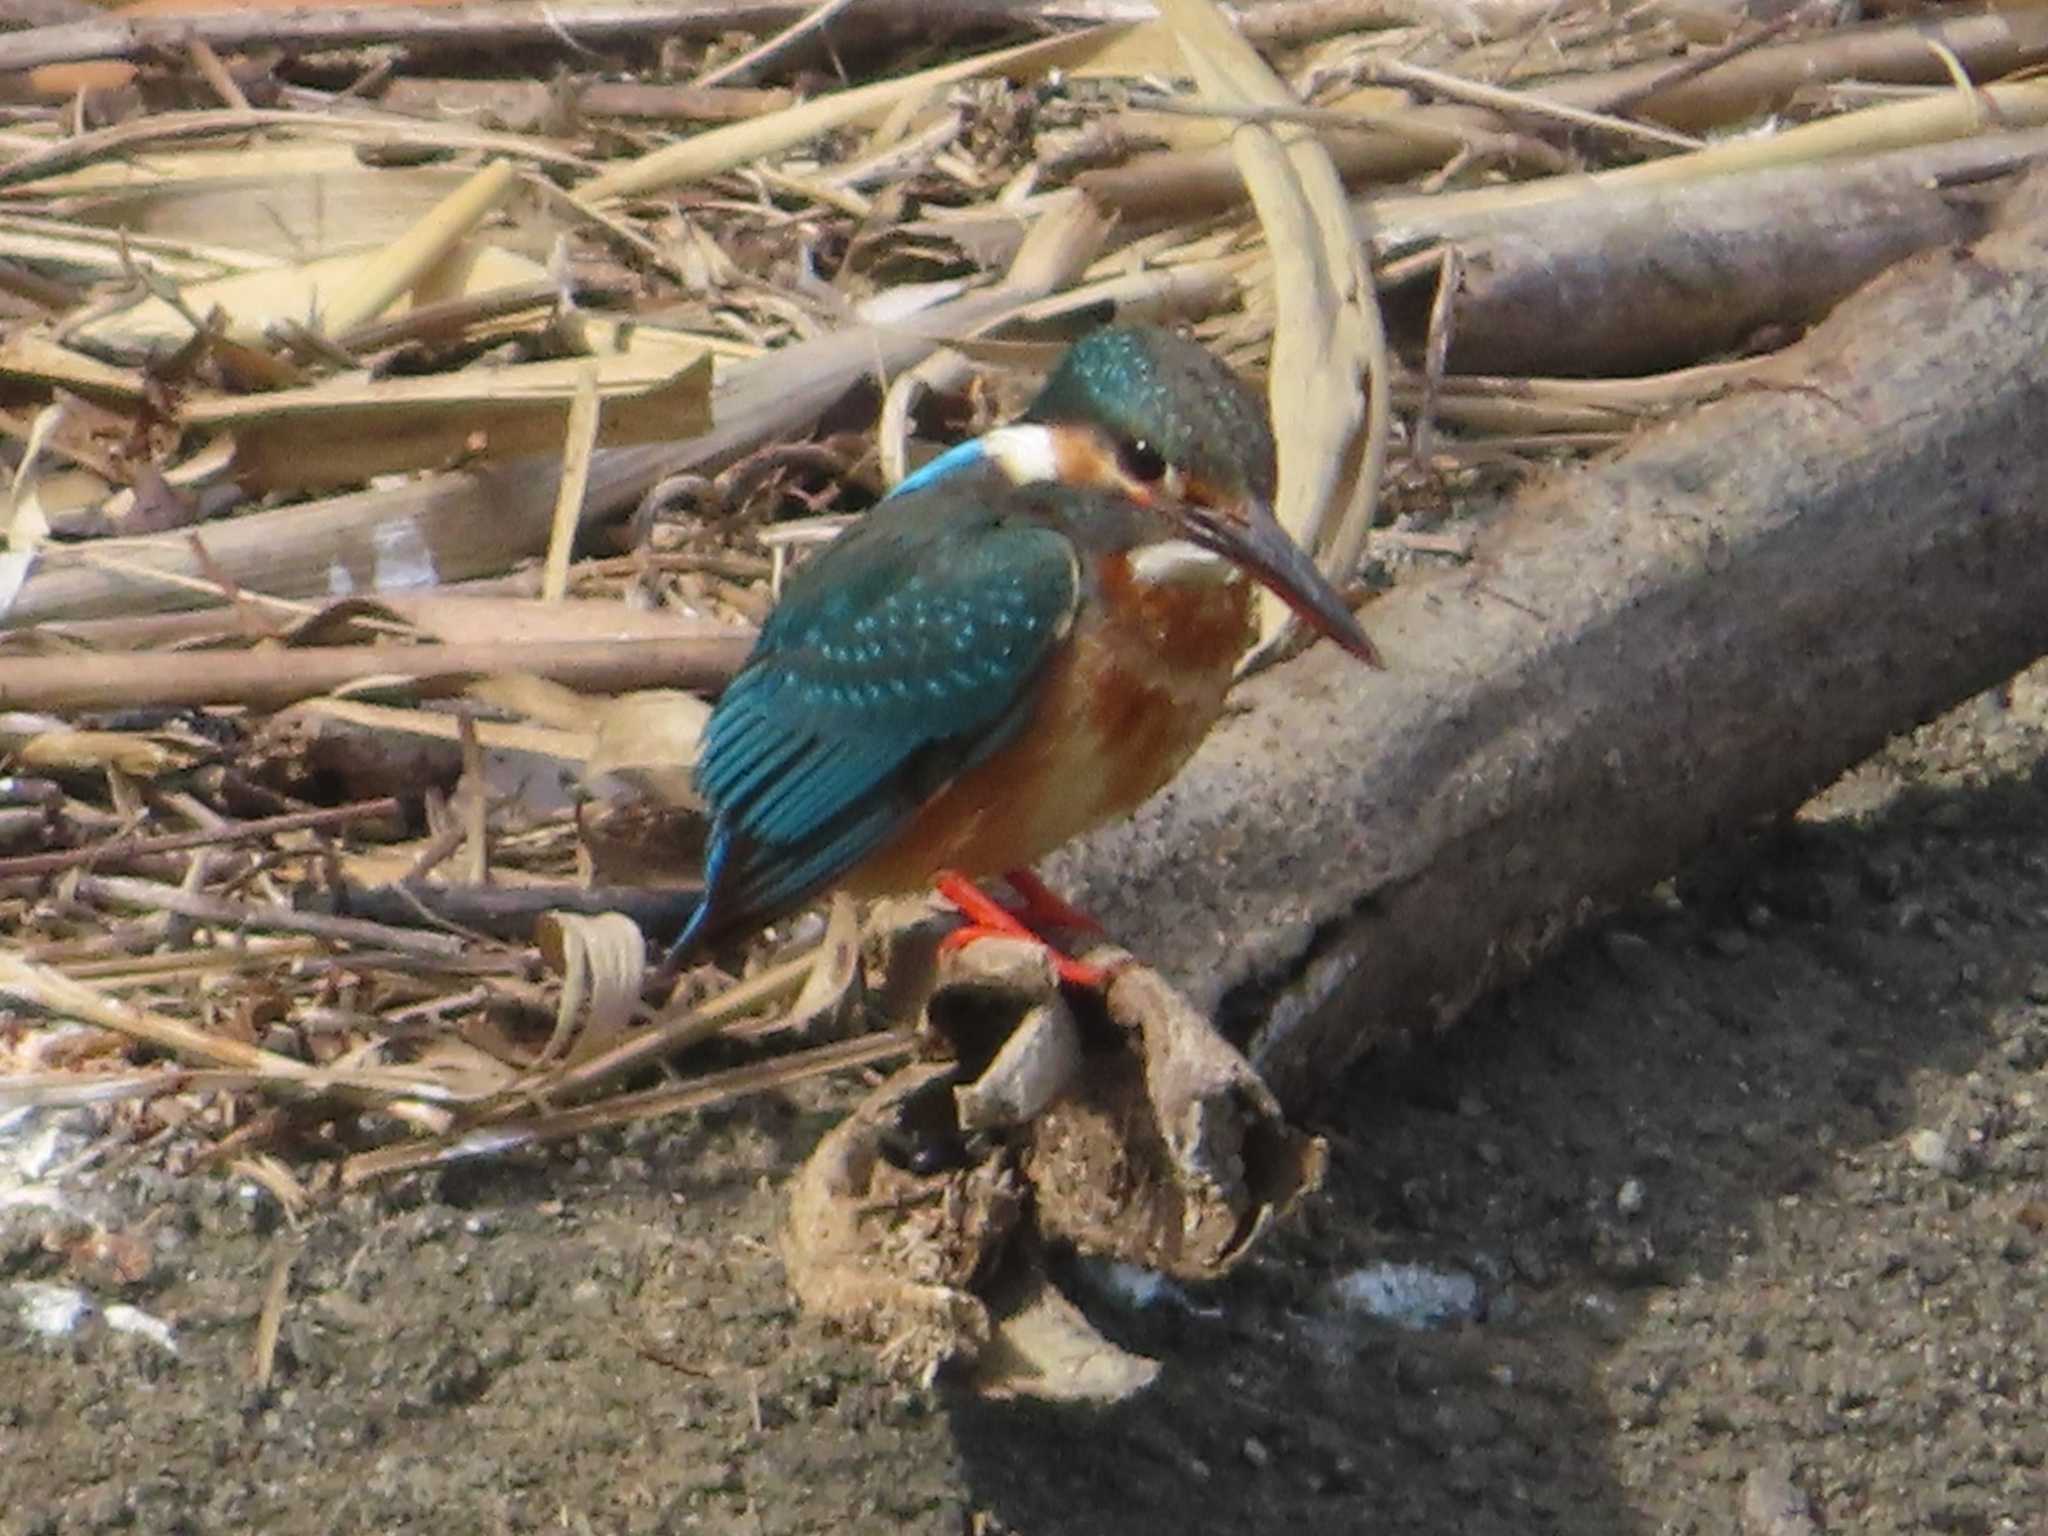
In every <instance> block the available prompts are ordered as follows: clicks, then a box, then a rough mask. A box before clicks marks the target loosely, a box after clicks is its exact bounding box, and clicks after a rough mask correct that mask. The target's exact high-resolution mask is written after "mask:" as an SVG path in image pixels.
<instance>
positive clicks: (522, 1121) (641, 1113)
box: [341, 1031, 916, 1188]
mask: <svg viewBox="0 0 2048 1536" xmlns="http://www.w3.org/2000/svg"><path fill="white" fill-rule="evenodd" d="M915 1044H916V1042H915V1041H914V1040H913V1039H912V1037H911V1036H910V1035H909V1034H908V1033H907V1032H903V1031H890V1032H887V1033H884V1034H877V1035H863V1036H862V1037H861V1038H859V1039H857V1040H843V1041H839V1042H837V1043H835V1044H832V1045H821V1046H816V1047H813V1048H812V1049H810V1050H807V1051H795V1052H792V1053H791V1054H789V1055H787V1056H778V1057H775V1058H773V1059H772V1060H768V1061H761V1062H753V1063H750V1064H749V1065H747V1066H743V1067H731V1068H728V1069H726V1070H725V1071H722V1072H707V1073H705V1074H703V1075H702V1076H701V1077H696V1078H693V1079H691V1080H690V1081H688V1082H684V1083H679V1084H677V1085H676V1086H674V1087H672V1088H654V1089H649V1090H648V1091H646V1092H645V1093H635V1094H622V1095H620V1096H618V1097H616V1098H612V1099H607V1100H605V1101H603V1102H602V1103H598V1104H590V1105H585V1106H583V1107H581V1108H577V1109H565V1110H558V1111H554V1112H551V1113H542V1114H535V1115H528V1116H523V1117H520V1118H518V1119H511V1120H498V1121H493V1122H491V1123H490V1124H488V1125H481V1126H477V1127H476V1128H474V1129H472V1130H465V1131H456V1132H452V1133H450V1134H447V1135H443V1136H436V1137H430V1138H424V1139H421V1140H418V1141H411V1142H403V1143H400V1144H398V1145H396V1146H390V1147H380V1148H378V1149H376V1150H375V1151H372V1152H363V1153H358V1154H357V1155H356V1156H354V1157H351V1158H349V1159H348V1160H347V1161H346V1162H345V1163H343V1164H342V1170H341V1182H342V1184H343V1186H344V1187H348V1188H353V1187H355V1186H356V1185H359V1184H362V1183H364V1182H366V1181H367V1180H370V1179H375V1178H381V1177H385V1176H388V1175H390V1174H394V1173H404V1172H409V1171H410V1170H412V1169H416V1168H430V1167H433V1166H435V1165H436V1164H440V1163H450V1162H457V1161H460V1160H462V1159H466V1158H473V1157H498V1156H502V1155H503V1154H505V1153H506V1152H510V1151H515V1150H517V1149H519V1148H522V1147H531V1146H538V1145H539V1144H541V1143H542V1142H547V1141H559V1140H561V1139H562V1138H564V1137H568V1136H581V1135H584V1134H586V1133H588V1132H590V1131H596V1130H603V1129H606V1128H608V1127H611V1126H618V1125H632V1124H635V1123H638V1122H640V1121H644V1120H658V1119H660V1118H662V1117H663V1116H665V1115H674V1114H681V1113H682V1112H683V1111H685V1110H690V1109H702V1108H704V1107H705V1106H706V1105H710V1104H721V1103H725V1102H728V1101H730V1100H732V1099H737V1098H744V1097H745V1096H747V1095H748V1094H755V1093H771V1092H773V1091H774V1090H776V1089H778V1088H787V1087H789V1086H790V1085H791V1084H793V1083H799V1082H803V1081H804V1080H806V1079H807V1078H813V1077H822V1076H825V1075H826V1074H828V1073H832V1072H846V1071H851V1070H853V1069H855V1068H857V1067H867V1066H873V1065H875V1064H876V1063H877V1062H883V1061H890V1060H893V1059H895V1058H897V1057H900V1056H907V1055H909V1054H910V1052H911V1051H912V1049H913V1048H914V1047H915Z"/></svg>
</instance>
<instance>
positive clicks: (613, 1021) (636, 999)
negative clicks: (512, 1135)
mask: <svg viewBox="0 0 2048 1536" xmlns="http://www.w3.org/2000/svg"><path fill="white" fill-rule="evenodd" d="M534 942H535V943H536V944H537V945H538V946H539V947H540V953H541V958H542V960H544V961H545V962H546V963H547V966H548V968H549V969H550V970H552V971H554V972H555V973H556V974H557V975H559V976H560V977H561V978H562V992H561V997H560V999H559V1001H558V1003H557V1006H556V1010H555V1027H554V1030H553V1031H552V1032H551V1033H550V1034H549V1036H548V1041H547V1044H546V1045H544V1046H543V1047H542V1048H541V1052H540V1055H539V1056H537V1057H536V1058H535V1059H534V1063H533V1065H534V1067H535V1069H536V1070H540V1069H552V1068H554V1067H556V1066H559V1065H564V1064H567V1063H570V1062H576V1061H587V1060H589V1059H590V1058H592V1057H594V1056H597V1055H600V1054H602V1053H603V1052H604V1051H607V1050H609V1049H610V1048H611V1047H612V1046H613V1045H614V1044H615V1043H616V1042H617V1041H618V1040H619V1039H620V1038H621V1037H622V1036H623V1035H624V1034H625V1033H626V1030H627V1028H628V1026H630V1025H631V1024H632V1022H633V1021H634V1019H635V1018H636V1017H637V1016H638V1015H639V1013H640V985H641V980H642V978H643V977H644V975H645V974H646V971H647V940H646V937H645V936H644V935H643V934H642V933H641V932H640V928H639V925H638V924H636V923H635V922H634V921H633V920H632V919H631V918H629V917H624V916H622V915H620V914H619V913H617V912H607V913H604V914H603V915H602V916H589V915H585V914H583V913H577V912H550V913H548V914H547V915H546V916H544V917H543V918H541V920H540V922H539V923H538V925H536V927H535V929H534Z"/></svg>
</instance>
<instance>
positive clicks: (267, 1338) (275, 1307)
mask: <svg viewBox="0 0 2048 1536" xmlns="http://www.w3.org/2000/svg"><path fill="white" fill-rule="evenodd" d="M298 1256H299V1245H298V1244H297V1243H295V1242H285V1243H282V1244H280V1245H279V1246H278V1250H277V1257H276V1258H274V1259H272V1260H271V1261H270V1281H269V1283H268V1284H267V1285H265V1286H264V1287H263V1309H262V1310H261V1311H260V1312H258V1313H257V1314H256V1339H255V1344H254V1347H253V1348H252V1350H251V1352H250V1359H249V1378H250V1380H252V1381H253V1382H255V1383H256V1386H257V1387H258V1388H259V1389H261V1388H265V1387H268V1386H269V1385H270V1378H271V1373H272V1372H273V1371H274V1370H275V1368H276V1365H277V1337H278V1334H279V1332H280V1331H282V1329H283V1327H284V1306H285V1300H286V1298H287V1297H289V1296H290V1294H291V1281H292V1265H293V1263H294V1262H295V1261H296V1260H297V1259H298Z"/></svg>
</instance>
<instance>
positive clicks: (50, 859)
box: [0, 797, 405, 880]
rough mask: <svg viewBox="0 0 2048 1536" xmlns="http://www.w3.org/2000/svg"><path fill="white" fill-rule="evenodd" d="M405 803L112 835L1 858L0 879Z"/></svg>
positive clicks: (294, 828) (372, 814)
mask: <svg viewBox="0 0 2048 1536" xmlns="http://www.w3.org/2000/svg"><path fill="white" fill-rule="evenodd" d="M404 808H405V806H404V802H403V801H401V800H399V799H397V798H396V797H386V798H385V799H382V800H363V801H359V802H357V803H356V804H354V805H337V806H332V807H329V808H326V809H322V810H316V811H293V812H290V813H288V814H286V815H283V816H265V817H262V818H261V819H259V820H256V821H238V822H232V823H230V824H228V825H227V826H224V827H219V828H214V829H202V830H200V831H197V832H173V833H170V834H168V835H166V836H163V837H116V838H107V839H104V840H102V841H100V842H97V843H86V844H83V845H82V846H80V847H77V848H65V849H61V850H59V851H57V852H54V853H25V854H21V855H19V856H17V857H15V858H11V859H0V880H13V879H19V878H21V877H23V876H26V875H54V874H57V873H59V872H60V871H62V870H67V869H77V868H80V867H82V866H84V865H88V864H101V863H111V862H114V861H115V860H121V859H132V858H139V857H144V856H147V855H150V854H158V853H178V852H181V851H183V850H184V849H187V848H207V847H212V846H213V845H215V844H218V843H239V842H246V841H248V840H249V839H251V838H258V837H273V836H276V835H277V834H278V833H280V832H304V831H309V830H311V829H313V828H315V827H339V826H345V825H347V824H348V823H349V822H352V821H370V820H374V819H375V818H377V817H380V816H396V815H398V814H399V813H400V812H401V811H403V810H404Z"/></svg>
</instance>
